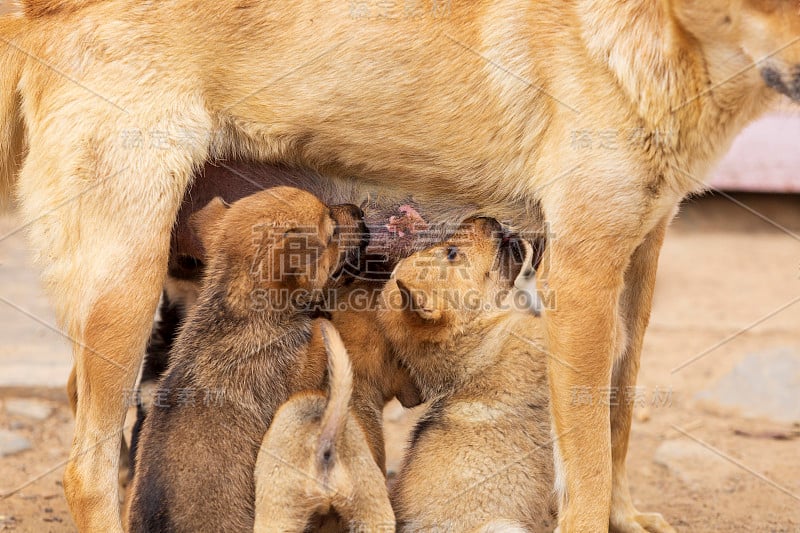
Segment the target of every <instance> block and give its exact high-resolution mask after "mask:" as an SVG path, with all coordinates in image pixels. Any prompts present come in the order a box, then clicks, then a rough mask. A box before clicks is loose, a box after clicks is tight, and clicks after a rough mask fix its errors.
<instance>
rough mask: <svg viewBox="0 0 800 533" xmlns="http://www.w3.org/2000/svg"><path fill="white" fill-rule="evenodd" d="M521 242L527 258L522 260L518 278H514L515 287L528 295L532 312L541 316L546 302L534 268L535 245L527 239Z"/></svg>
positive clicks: (528, 302)
mask: <svg viewBox="0 0 800 533" xmlns="http://www.w3.org/2000/svg"><path fill="white" fill-rule="evenodd" d="M520 242H521V243H522V247H523V248H524V249H525V258H524V259H523V260H522V269H521V270H520V271H519V274H518V275H517V277H516V279H514V287H516V288H517V289H519V290H520V291H522V292H523V293H524V294H525V295H526V298H527V306H528V308H529V309H530V310H531V312H532V313H533V314H534V315H535V316H541V314H542V307H543V306H544V304H543V303H542V299H541V298H540V297H539V291H538V289H537V288H536V270H534V267H533V260H534V253H535V251H534V249H533V245H531V243H530V242H528V241H527V240H526V239H522V241H520Z"/></svg>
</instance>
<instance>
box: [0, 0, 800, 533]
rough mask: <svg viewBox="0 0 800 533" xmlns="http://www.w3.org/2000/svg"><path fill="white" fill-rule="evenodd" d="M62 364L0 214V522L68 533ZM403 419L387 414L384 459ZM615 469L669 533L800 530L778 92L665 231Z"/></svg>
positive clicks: (21, 251) (790, 143) (794, 155)
mask: <svg viewBox="0 0 800 533" xmlns="http://www.w3.org/2000/svg"><path fill="white" fill-rule="evenodd" d="M10 8H11V7H10V6H9V2H2V1H0V13H3V12H6V11H8V10H9V9H10ZM0 75H2V73H0ZM71 362H72V358H71V354H70V350H69V346H68V342H67V340H66V338H65V337H64V335H63V334H62V333H61V332H60V330H59V328H58V327H57V325H56V324H55V320H54V316H53V313H52V310H51V308H50V306H49V303H48V300H47V298H46V297H45V296H44V295H43V293H42V290H41V287H40V284H39V277H38V271H37V269H36V267H34V266H33V264H32V262H31V256H30V252H29V249H28V247H27V246H26V241H25V228H24V227H21V226H20V222H19V220H18V219H17V218H16V216H15V215H14V214H13V213H10V214H3V215H0V531H2V530H11V531H31V532H34V531H35V532H42V531H73V530H74V525H73V523H72V520H71V518H70V516H69V512H68V510H67V508H66V503H65V501H64V498H63V494H62V488H61V476H62V474H63V465H64V463H65V461H66V458H67V453H68V449H69V444H70V441H71V438H72V416H71V414H70V412H69V407H68V405H67V402H66V395H65V392H64V385H65V383H66V378H67V375H68V373H69V369H70V366H71ZM418 415H419V411H418V410H417V411H414V412H405V411H403V410H402V408H400V407H399V406H398V405H390V406H389V407H388V408H387V412H386V420H387V426H386V427H387V445H388V448H389V450H388V452H389V458H390V469H393V470H396V469H397V468H398V467H399V461H400V459H401V457H402V450H403V446H404V445H405V441H406V432H407V431H408V429H409V428H410V427H411V425H412V424H413V422H414V420H415V418H416V417H417V416H418ZM629 473H630V478H631V484H632V492H633V496H634V501H635V503H636V504H637V505H638V506H639V508H640V509H643V510H648V511H650V510H658V511H659V512H662V513H663V514H664V515H665V516H666V517H667V519H668V520H669V521H670V522H671V523H672V524H673V525H674V526H675V527H677V528H678V530H679V531H765V532H766V531H769V532H796V531H800V110H798V109H794V108H792V106H791V104H789V103H788V102H787V103H786V104H785V105H783V106H781V107H780V108H778V109H776V111H775V112H774V113H772V114H770V115H769V116H767V117H765V118H764V119H762V120H760V121H758V122H757V123H755V124H753V125H751V126H750V127H749V128H748V129H747V130H746V131H745V132H744V133H743V134H742V135H741V136H740V137H739V138H738V139H737V140H736V142H735V143H734V145H733V146H732V148H731V150H730V153H729V154H728V155H727V157H726V158H725V159H724V160H723V161H722V162H721V163H720V165H719V166H718V167H717V169H716V170H715V171H714V173H713V178H712V180H711V191H710V192H709V193H708V194H705V195H703V196H699V197H693V198H690V199H687V200H686V201H685V202H684V204H683V206H682V208H681V211H680V213H679V215H678V216H677V218H676V220H675V222H674V223H673V225H672V227H671V228H670V231H669V233H668V236H667V239H666V243H665V246H664V249H663V253H662V256H661V261H660V270H659V279H658V283H657V286H656V296H655V307H654V310H653V315H652V320H651V326H650V329H649V331H648V334H647V337H646V341H645V349H644V354H643V358H642V370H641V374H640V380H639V387H638V389H637V401H636V409H635V420H634V428H633V432H632V436H631V444H630V452H629Z"/></svg>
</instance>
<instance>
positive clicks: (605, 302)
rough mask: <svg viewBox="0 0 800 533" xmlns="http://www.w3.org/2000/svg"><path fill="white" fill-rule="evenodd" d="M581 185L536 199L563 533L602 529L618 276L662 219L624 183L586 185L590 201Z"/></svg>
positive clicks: (618, 328)
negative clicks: (545, 230)
mask: <svg viewBox="0 0 800 533" xmlns="http://www.w3.org/2000/svg"><path fill="white" fill-rule="evenodd" d="M595 174H596V173H595ZM579 183H580V179H575V180H572V181H571V182H570V184H569V186H565V187H563V188H562V190H561V191H560V192H561V194H562V195H561V197H558V196H556V197H552V196H551V197H550V198H545V199H544V201H543V208H544V212H545V213H548V222H549V223H550V227H551V231H552V232H553V235H554V236H553V238H551V239H548V244H547V249H546V251H545V261H544V262H543V265H542V267H541V270H543V272H542V278H541V279H540V280H539V286H540V290H542V291H543V294H544V296H545V302H544V310H543V318H544V320H545V325H546V333H547V347H548V350H549V358H548V376H549V385H550V392H551V414H552V420H553V430H554V433H555V439H556V442H555V446H554V448H556V449H557V450H558V452H559V455H560V458H558V460H557V470H558V469H560V470H561V476H562V479H563V481H564V485H565V486H563V487H558V488H559V489H560V508H559V531H561V532H562V533H572V532H577V531H606V530H607V529H608V527H609V517H610V509H611V485H612V461H611V419H610V409H609V402H608V400H607V398H606V395H607V394H608V391H609V387H610V385H611V374H612V365H613V361H614V358H615V357H616V355H617V353H618V352H619V348H620V340H621V339H622V338H624V325H623V324H622V322H621V320H620V317H619V305H620V297H621V295H622V292H623V287H624V274H625V271H626V269H627V268H628V264H629V263H630V259H631V257H632V256H633V254H634V251H635V250H636V249H637V248H638V247H639V245H640V244H641V243H642V242H643V241H644V239H645V237H646V235H647V234H648V232H649V231H650V230H651V229H652V227H653V226H654V225H655V224H656V223H657V221H658V220H660V219H661V218H662V217H664V216H666V213H661V211H663V210H664V209H665V207H664V206H662V205H661V204H658V205H652V204H650V203H648V202H647V198H645V197H644V193H642V197H639V196H638V195H637V194H636V191H635V190H627V189H625V188H624V184H623V189H622V190H620V189H619V188H615V187H614V186H615V185H617V187H618V186H619V184H618V183H615V182H614V181H613V180H611V179H609V180H606V182H605V183H604V185H607V187H606V188H605V189H604V188H603V187H598V186H596V184H595V185H593V189H592V193H591V194H590V193H589V192H587V191H585V190H583V191H582V190H581V189H580V187H579ZM598 191H602V192H601V193H598ZM592 195H595V196H596V197H592ZM605 195H608V196H605ZM589 197H592V201H587V200H586V198H589ZM665 204H666V202H665ZM609 205H614V206H615V207H614V209H609V207H608V206H609ZM651 221H652V222H651ZM648 226H649V227H648ZM576 398H577V399H578V400H579V401H576ZM586 398H588V401H586V400H585V399H586Z"/></svg>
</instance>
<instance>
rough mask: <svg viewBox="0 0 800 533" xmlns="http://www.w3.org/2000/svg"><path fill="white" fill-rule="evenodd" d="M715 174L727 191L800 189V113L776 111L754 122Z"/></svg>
mask: <svg viewBox="0 0 800 533" xmlns="http://www.w3.org/2000/svg"><path fill="white" fill-rule="evenodd" d="M712 176H713V177H712V179H711V182H710V183H711V185H712V186H713V187H715V188H717V189H723V190H726V191H752V192H794V193H800V115H797V114H789V113H775V114H771V115H768V116H766V117H764V118H762V119H761V120H758V121H756V122H754V123H753V124H751V125H750V126H749V127H748V128H747V129H745V130H744V131H743V132H742V133H741V134H740V135H739V137H737V138H736V141H734V143H733V146H732V147H731V150H730V152H728V154H727V155H726V156H725V158H724V159H723V160H722V161H721V162H720V164H719V165H718V166H717V168H716V169H715V170H714V172H712Z"/></svg>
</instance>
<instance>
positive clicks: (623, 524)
mask: <svg viewBox="0 0 800 533" xmlns="http://www.w3.org/2000/svg"><path fill="white" fill-rule="evenodd" d="M609 531H612V532H614V533H676V532H675V528H673V527H672V526H671V525H669V523H668V522H667V521H666V520H664V517H663V516H661V515H660V514H659V513H640V512H638V511H634V512H633V513H628V514H625V515H624V516H619V515H617V516H614V515H613V514H612V516H611V527H610V528H609Z"/></svg>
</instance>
